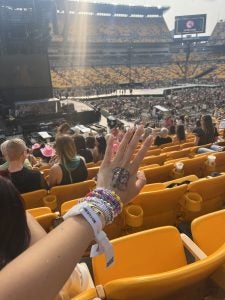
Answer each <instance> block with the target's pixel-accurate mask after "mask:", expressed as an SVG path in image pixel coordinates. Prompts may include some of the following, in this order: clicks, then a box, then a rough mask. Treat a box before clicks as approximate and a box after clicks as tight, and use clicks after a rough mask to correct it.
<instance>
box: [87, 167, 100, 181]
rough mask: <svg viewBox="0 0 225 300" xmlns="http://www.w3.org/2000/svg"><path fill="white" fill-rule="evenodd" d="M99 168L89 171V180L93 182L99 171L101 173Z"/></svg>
mask: <svg viewBox="0 0 225 300" xmlns="http://www.w3.org/2000/svg"><path fill="white" fill-rule="evenodd" d="M99 168H100V167H99V166H98V167H93V168H88V169H87V171H88V178H87V179H88V180H92V179H93V178H94V177H96V176H97V174H98V171H99Z"/></svg>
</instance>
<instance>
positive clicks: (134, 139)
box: [122, 126, 144, 166]
mask: <svg viewBox="0 0 225 300" xmlns="http://www.w3.org/2000/svg"><path fill="white" fill-rule="evenodd" d="M143 131H144V129H143V126H140V127H139V128H138V129H137V130H136V132H135V134H134V135H133V137H132V140H131V141H130V143H129V145H128V146H127V151H126V152H125V153H124V154H125V157H124V158H123V161H122V164H123V166H126V165H127V164H128V162H130V160H131V156H132V154H133V152H134V150H135V149H136V147H137V145H138V142H139V139H140V136H141V135H142V134H143Z"/></svg>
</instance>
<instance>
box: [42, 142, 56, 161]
mask: <svg viewBox="0 0 225 300" xmlns="http://www.w3.org/2000/svg"><path fill="white" fill-rule="evenodd" d="M40 150H41V153H42V155H43V156H44V157H46V158H49V159H51V158H52V157H53V156H55V149H53V148H52V147H51V146H50V145H45V147H44V148H41V149H40Z"/></svg>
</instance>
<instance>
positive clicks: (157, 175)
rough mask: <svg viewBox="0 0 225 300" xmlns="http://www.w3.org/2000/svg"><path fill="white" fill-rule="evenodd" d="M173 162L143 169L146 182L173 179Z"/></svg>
mask: <svg viewBox="0 0 225 300" xmlns="http://www.w3.org/2000/svg"><path fill="white" fill-rule="evenodd" d="M173 168H174V165H173V164H167V165H163V166H160V167H156V168H150V169H144V170H143V171H144V173H145V177H146V183H147V184H148V183H157V182H165V181H169V180H171V179H173V177H172V170H173Z"/></svg>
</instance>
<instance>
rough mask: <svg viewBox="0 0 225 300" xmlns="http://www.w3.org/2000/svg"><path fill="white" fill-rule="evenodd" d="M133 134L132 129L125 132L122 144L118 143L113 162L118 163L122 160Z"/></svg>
mask: <svg viewBox="0 0 225 300" xmlns="http://www.w3.org/2000/svg"><path fill="white" fill-rule="evenodd" d="M133 133H134V128H132V129H129V130H128V131H127V132H126V134H125V136H124V138H123V140H122V142H121V143H120V146H119V148H118V151H117V154H116V157H115V159H114V162H120V161H121V160H122V159H123V155H124V152H125V151H126V148H127V145H128V143H129V141H130V139H131V138H132V135H133Z"/></svg>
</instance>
